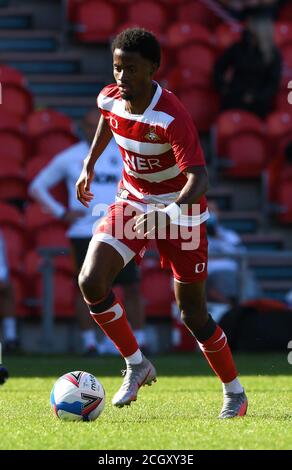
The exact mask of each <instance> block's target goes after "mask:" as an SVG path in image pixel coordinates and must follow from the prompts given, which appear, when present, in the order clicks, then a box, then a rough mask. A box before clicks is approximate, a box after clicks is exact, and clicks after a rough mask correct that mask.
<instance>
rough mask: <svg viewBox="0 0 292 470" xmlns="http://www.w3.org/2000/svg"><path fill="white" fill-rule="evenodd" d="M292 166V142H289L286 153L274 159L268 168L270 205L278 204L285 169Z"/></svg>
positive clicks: (285, 149)
mask: <svg viewBox="0 0 292 470" xmlns="http://www.w3.org/2000/svg"><path fill="white" fill-rule="evenodd" d="M291 166H292V141H291V142H289V143H288V144H287V145H286V146H285V148H284V151H283V152H282V153H281V154H280V155H278V156H276V158H273V159H272V160H271V162H270V163H269V165H268V166H267V175H268V188H267V189H268V200H269V202H270V203H277V200H278V193H279V189H280V188H281V178H282V176H283V174H285V169H286V168H287V167H291Z"/></svg>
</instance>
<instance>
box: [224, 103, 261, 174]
mask: <svg viewBox="0 0 292 470" xmlns="http://www.w3.org/2000/svg"><path fill="white" fill-rule="evenodd" d="M216 129H217V142H216V146H217V155H218V157H219V158H221V165H222V166H223V167H224V174H225V175H226V176H229V177H234V178H257V177H259V176H260V174H261V171H262V170H263V168H264V167H265V165H266V164H267V147H266V142H265V133H264V126H263V123H262V122H261V121H260V119H259V118H258V117H257V116H255V115H253V114H251V113H248V112H245V111H239V110H238V111H237V110H234V111H226V112H224V113H222V114H221V115H220V116H219V118H218V121H217V127H216Z"/></svg>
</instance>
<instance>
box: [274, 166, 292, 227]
mask: <svg viewBox="0 0 292 470" xmlns="http://www.w3.org/2000/svg"><path fill="white" fill-rule="evenodd" d="M277 202H278V204H279V206H280V208H281V210H280V211H279V213H278V216H277V219H278V221H279V222H280V223H282V224H292V165H289V166H288V165H286V166H284V167H283V169H282V172H281V173H280V177H279V188H278V201H277Z"/></svg>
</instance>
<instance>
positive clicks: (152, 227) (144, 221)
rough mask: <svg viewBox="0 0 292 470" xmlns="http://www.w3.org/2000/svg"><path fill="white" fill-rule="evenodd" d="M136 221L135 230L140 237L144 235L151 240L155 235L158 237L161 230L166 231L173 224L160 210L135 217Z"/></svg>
mask: <svg viewBox="0 0 292 470" xmlns="http://www.w3.org/2000/svg"><path fill="white" fill-rule="evenodd" d="M134 220H135V224H134V230H136V232H137V235H138V236H139V237H141V236H142V234H144V238H150V237H151V236H154V234H155V236H157V234H158V232H159V230H162V229H164V228H165V227H167V226H168V225H170V223H171V220H170V217H169V215H168V214H166V213H165V212H162V211H159V210H153V211H151V212H147V213H146V214H142V215H138V216H136V217H134Z"/></svg>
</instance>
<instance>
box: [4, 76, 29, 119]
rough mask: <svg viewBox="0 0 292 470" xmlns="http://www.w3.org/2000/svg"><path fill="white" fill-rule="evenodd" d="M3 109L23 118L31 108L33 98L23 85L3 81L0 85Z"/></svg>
mask: <svg viewBox="0 0 292 470" xmlns="http://www.w3.org/2000/svg"><path fill="white" fill-rule="evenodd" d="M2 107H3V110H4V111H6V112H8V113H11V114H16V115H17V116H20V117H21V118H25V117H26V116H27V115H28V114H29V113H30V112H31V110H32V107H33V98H32V95H31V93H30V92H29V91H28V90H27V89H26V88H24V87H22V86H19V85H16V84H14V83H11V84H8V83H4V85H3V86H2V103H1V108H2Z"/></svg>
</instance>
